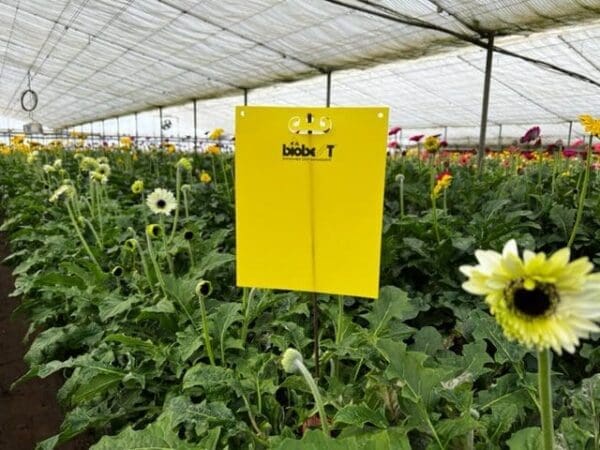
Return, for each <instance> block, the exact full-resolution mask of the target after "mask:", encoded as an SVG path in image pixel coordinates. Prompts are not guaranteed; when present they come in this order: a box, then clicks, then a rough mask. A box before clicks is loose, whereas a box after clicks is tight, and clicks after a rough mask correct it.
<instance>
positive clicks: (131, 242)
mask: <svg viewBox="0 0 600 450" xmlns="http://www.w3.org/2000/svg"><path fill="white" fill-rule="evenodd" d="M137 246H138V241H137V240H136V239H127V240H126V241H125V248H126V249H127V250H130V251H134V250H135V249H136V248H137Z"/></svg>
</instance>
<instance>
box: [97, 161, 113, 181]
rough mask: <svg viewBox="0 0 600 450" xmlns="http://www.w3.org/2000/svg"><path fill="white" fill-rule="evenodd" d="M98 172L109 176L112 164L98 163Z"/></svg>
mask: <svg viewBox="0 0 600 450" xmlns="http://www.w3.org/2000/svg"><path fill="white" fill-rule="evenodd" d="M96 172H97V173H99V174H100V175H104V176H105V177H107V178H108V176H109V175H110V166H109V165H108V164H106V163H102V164H98V168H97V169H96Z"/></svg>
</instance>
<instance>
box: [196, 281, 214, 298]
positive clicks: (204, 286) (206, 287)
mask: <svg viewBox="0 0 600 450" xmlns="http://www.w3.org/2000/svg"><path fill="white" fill-rule="evenodd" d="M211 292H212V285H211V284H210V281H206V280H200V281H198V284H196V295H197V296H198V297H206V296H208V295H210V293H211Z"/></svg>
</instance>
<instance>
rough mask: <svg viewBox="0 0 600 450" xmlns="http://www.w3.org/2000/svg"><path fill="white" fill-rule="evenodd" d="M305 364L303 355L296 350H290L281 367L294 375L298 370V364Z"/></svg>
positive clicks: (283, 357)
mask: <svg viewBox="0 0 600 450" xmlns="http://www.w3.org/2000/svg"><path fill="white" fill-rule="evenodd" d="M297 362H299V363H303V362H304V360H303V359H302V354H301V353H300V352H299V351H298V350H296V349H295V348H288V349H287V350H286V351H285V352H283V356H282V357H281V366H282V367H283V370H285V371H286V372H287V373H294V372H296V370H297V367H296V363H297Z"/></svg>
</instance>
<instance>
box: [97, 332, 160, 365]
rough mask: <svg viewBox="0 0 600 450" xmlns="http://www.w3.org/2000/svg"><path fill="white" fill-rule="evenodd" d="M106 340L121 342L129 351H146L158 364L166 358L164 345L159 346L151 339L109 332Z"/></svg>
mask: <svg viewBox="0 0 600 450" xmlns="http://www.w3.org/2000/svg"><path fill="white" fill-rule="evenodd" d="M105 341H106V342H119V343H121V344H123V347H124V348H125V349H127V350H128V351H132V352H136V351H138V352H142V353H146V354H147V355H148V356H149V357H150V358H152V359H153V360H154V361H156V363H157V364H158V365H160V364H162V362H164V360H165V359H166V351H165V350H164V348H163V347H160V346H157V345H156V344H154V343H153V342H152V341H151V340H150V339H147V340H143V339H140V338H137V337H133V336H127V335H126V334H123V333H117V334H109V335H108V336H106V338H105Z"/></svg>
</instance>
